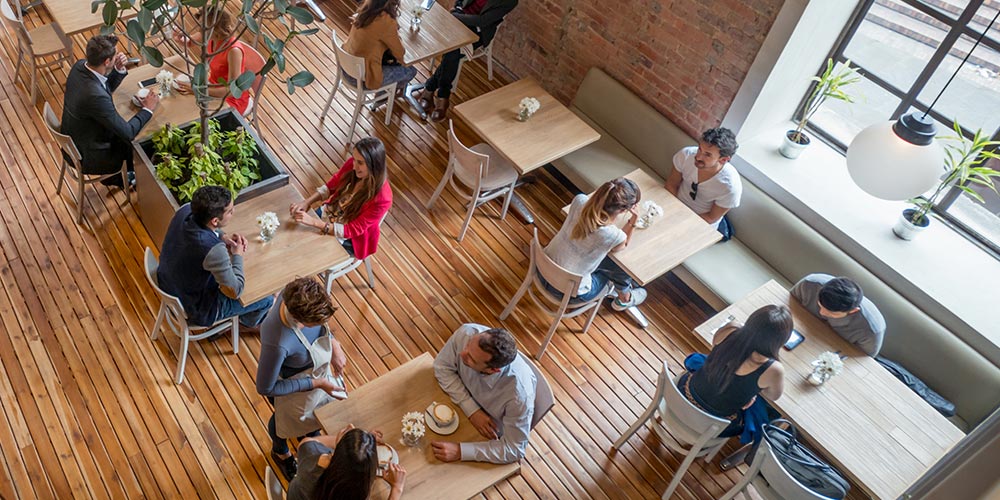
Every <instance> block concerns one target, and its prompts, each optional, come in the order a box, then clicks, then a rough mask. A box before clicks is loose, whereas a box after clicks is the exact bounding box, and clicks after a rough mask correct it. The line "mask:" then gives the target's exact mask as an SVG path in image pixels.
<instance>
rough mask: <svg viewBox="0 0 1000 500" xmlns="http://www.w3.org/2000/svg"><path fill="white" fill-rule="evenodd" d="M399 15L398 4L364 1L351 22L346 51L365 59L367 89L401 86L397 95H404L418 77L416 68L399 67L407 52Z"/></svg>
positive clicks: (390, 0)
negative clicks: (415, 77) (410, 83)
mask: <svg viewBox="0 0 1000 500" xmlns="http://www.w3.org/2000/svg"><path fill="white" fill-rule="evenodd" d="M398 14H399V0H365V1H364V3H362V4H361V6H360V7H358V12H357V14H355V15H354V20H353V21H351V32H350V33H349V34H348V36H347V41H346V42H344V50H345V51H347V53H348V54H351V55H355V56H358V57H363V58H365V88H367V89H377V88H379V87H384V86H386V85H389V84H391V83H400V84H401V85H400V86H399V87H397V92H396V93H397V95H402V88H404V87H405V86H406V83H407V82H409V81H410V80H412V79H413V77H414V76H416V75H417V68H414V67H412V66H403V65H402V64H400V61H402V60H403V54H404V53H405V52H406V51H405V49H403V43H402V42H401V41H400V40H399V24H398V23H397V22H396V16H397V15H398ZM348 83H352V82H351V80H350V79H348Z"/></svg>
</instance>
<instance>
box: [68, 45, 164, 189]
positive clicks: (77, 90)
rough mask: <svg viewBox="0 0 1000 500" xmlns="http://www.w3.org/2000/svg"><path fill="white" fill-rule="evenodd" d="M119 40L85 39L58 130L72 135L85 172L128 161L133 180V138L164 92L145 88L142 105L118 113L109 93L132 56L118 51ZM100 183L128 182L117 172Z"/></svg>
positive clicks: (101, 170) (113, 168) (104, 171)
mask: <svg viewBox="0 0 1000 500" xmlns="http://www.w3.org/2000/svg"><path fill="white" fill-rule="evenodd" d="M117 46H118V37H116V36H114V35H97V36H95V37H93V38H91V39H90V40H88V41H87V48H86V59H82V60H80V61H77V62H76V64H74V65H73V67H72V68H71V69H70V71H69V76H68V77H66V94H65V95H64V96H63V113H62V126H61V128H60V132H62V133H63V134H66V135H68V136H70V137H72V138H73V144H75V145H76V147H77V149H78V150H79V151H80V156H81V157H82V161H81V162H80V167H81V169H82V170H83V173H84V174H88V175H103V174H111V173H114V172H117V171H119V170H121V168H122V163H125V165H126V168H127V169H128V177H129V179H130V182H129V184H134V178H135V175H134V174H133V173H132V171H133V170H134V168H133V163H132V158H133V156H132V140H133V139H135V136H136V135H138V134H139V131H140V130H142V128H143V127H144V126H146V123H149V120H150V118H152V117H153V111H154V110H155V109H156V107H157V106H158V105H159V103H160V96H159V94H157V93H156V92H150V93H149V94H147V95H146V97H144V98H143V99H142V109H140V110H139V111H137V112H136V113H135V115H133V116H132V118H130V119H128V120H127V121H126V120H125V119H124V118H122V117H121V115H119V114H118V110H117V109H115V103H114V101H113V100H112V99H111V94H113V93H114V92H115V90H117V89H118V86H119V85H121V83H122V80H124V79H125V75H126V74H127V73H126V71H125V63H126V61H127V60H128V57H126V56H125V54H123V53H121V52H118V50H117V48H116V47H117ZM63 154H65V153H63ZM101 183H102V184H104V185H106V186H117V187H124V186H123V181H122V178H121V176H118V175H116V176H113V177H109V178H107V179H104V180H103V181H101Z"/></svg>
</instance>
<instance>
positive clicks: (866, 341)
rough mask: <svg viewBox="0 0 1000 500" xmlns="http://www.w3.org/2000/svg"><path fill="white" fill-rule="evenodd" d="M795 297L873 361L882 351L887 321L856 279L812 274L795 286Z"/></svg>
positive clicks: (793, 289)
mask: <svg viewBox="0 0 1000 500" xmlns="http://www.w3.org/2000/svg"><path fill="white" fill-rule="evenodd" d="M792 296H793V297H795V298H796V299H798V301H799V302H800V303H801V304H802V306H803V307H805V308H806V310H808V311H809V312H810V313H812V315H813V316H816V317H818V318H822V319H823V320H824V321H826V322H827V324H829V325H830V328H832V329H833V331H835V332H837V335H840V336H841V337H843V338H844V340H846V341H848V342H850V343H852V344H854V345H855V346H857V347H858V349H861V350H862V351H864V352H865V353H866V354H868V355H869V356H871V357H873V358H874V357H875V356H877V355H878V353H879V351H880V350H882V338H883V337H884V336H885V318H883V317H882V313H881V312H879V310H878V308H877V307H875V304H873V303H872V301H870V300H868V297H865V295H864V292H862V290H861V285H858V284H857V282H855V281H854V280H852V279H850V278H844V277H840V278H834V277H833V276H830V275H829V274H820V273H817V274H810V275H808V276H806V277H805V278H802V279H801V280H799V282H798V283H796V284H795V286H793V287H792Z"/></svg>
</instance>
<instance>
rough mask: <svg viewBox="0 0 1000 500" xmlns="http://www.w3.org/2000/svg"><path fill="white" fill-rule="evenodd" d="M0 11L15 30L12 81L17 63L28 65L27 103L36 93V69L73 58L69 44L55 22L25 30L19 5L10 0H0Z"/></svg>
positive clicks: (16, 73)
mask: <svg viewBox="0 0 1000 500" xmlns="http://www.w3.org/2000/svg"><path fill="white" fill-rule="evenodd" d="M0 13H2V14H3V17H4V18H5V19H7V20H8V21H9V24H12V25H14V29H15V31H17V64H15V65H14V80H15V81H16V80H17V76H18V74H19V73H20V69H21V64H22V63H23V64H25V65H26V66H28V67H29V68H31V85H29V87H28V90H29V92H30V93H31V103H32V105H34V103H35V99H36V96H37V95H38V70H39V69H41V68H52V67H56V66H62V64H63V62H66V61H70V59H71V58H72V57H73V43H72V42H70V40H69V37H67V36H66V34H65V33H63V30H62V28H60V27H59V25H58V24H57V23H54V22H53V23H51V24H44V25H42V26H39V27H37V28H33V29H31V30H29V29H28V28H27V27H25V25H24V19H23V18H22V17H21V8H20V6H18V7H16V8H15V7H14V6H12V5H11V4H10V0H0Z"/></svg>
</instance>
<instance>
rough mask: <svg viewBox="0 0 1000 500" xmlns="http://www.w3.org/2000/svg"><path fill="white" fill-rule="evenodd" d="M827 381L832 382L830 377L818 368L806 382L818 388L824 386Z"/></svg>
mask: <svg viewBox="0 0 1000 500" xmlns="http://www.w3.org/2000/svg"><path fill="white" fill-rule="evenodd" d="M827 380H830V376H829V375H827V374H824V373H821V372H820V370H819V369H818V368H817V369H815V370H813V372H812V373H810V374H809V376H808V377H806V382H809V383H810V384H812V385H817V386H819V385H823V384H824V383H826V381H827Z"/></svg>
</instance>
